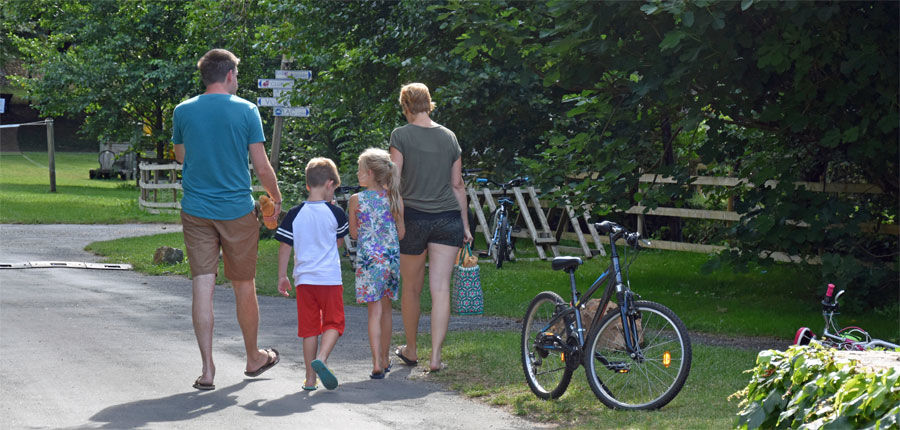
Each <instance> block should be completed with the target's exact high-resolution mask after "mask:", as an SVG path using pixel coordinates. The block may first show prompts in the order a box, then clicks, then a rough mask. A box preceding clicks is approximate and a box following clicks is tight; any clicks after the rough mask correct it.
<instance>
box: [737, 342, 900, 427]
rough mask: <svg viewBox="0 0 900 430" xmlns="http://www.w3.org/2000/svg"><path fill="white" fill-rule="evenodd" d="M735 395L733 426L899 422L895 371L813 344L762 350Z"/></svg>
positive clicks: (899, 382)
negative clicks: (786, 348) (781, 349)
mask: <svg viewBox="0 0 900 430" xmlns="http://www.w3.org/2000/svg"><path fill="white" fill-rule="evenodd" d="M747 372H748V373H752V375H753V376H752V377H751V378H750V383H749V384H748V385H747V387H746V388H744V389H743V390H741V391H738V392H737V393H734V394H733V395H732V396H731V398H737V399H741V403H740V406H739V407H740V408H741V410H740V412H739V413H738V418H737V428H741V429H756V428H800V429H819V428H823V429H830V428H854V429H860V428H866V429H886V428H898V426H900V369H898V368H897V367H896V366H892V367H888V368H884V369H880V370H873V369H872V368H871V367H868V366H864V365H863V364H861V363H860V362H859V361H858V360H847V359H845V358H842V357H840V356H839V355H838V354H837V352H836V351H835V350H830V349H826V348H822V347H818V346H792V347H790V348H789V349H788V350H787V351H776V350H767V351H762V352H760V353H759V355H758V356H757V358H756V367H755V368H753V369H751V370H748V371H747Z"/></svg>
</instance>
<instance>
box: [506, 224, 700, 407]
mask: <svg viewBox="0 0 900 430" xmlns="http://www.w3.org/2000/svg"><path fill="white" fill-rule="evenodd" d="M594 226H595V227H596V228H597V230H598V231H599V232H601V233H603V234H607V235H608V236H609V240H610V248H611V250H612V252H611V254H610V255H611V257H610V258H611V262H610V266H609V269H607V270H606V271H605V272H603V274H601V275H600V277H599V278H597V280H596V281H594V283H593V284H592V285H591V287H590V288H589V289H588V290H587V292H586V293H585V294H584V295H582V296H579V293H578V289H577V288H576V285H575V270H576V269H578V266H580V265H581V264H582V261H581V258H578V257H556V258H554V259H553V261H552V262H551V267H552V268H553V270H563V271H565V272H566V273H568V274H569V282H570V286H571V291H572V300H571V301H568V302H567V301H566V300H563V298H562V297H560V295H559V294H556V293H554V292H551V291H545V292H542V293H540V294H538V295H537V296H536V297H535V298H534V300H532V301H531V304H530V305H529V306H528V310H527V311H526V312H525V319H524V323H523V327H522V343H521V353H522V368H523V369H524V370H525V378H526V379H527V381H528V385H529V387H531V391H532V392H534V394H535V395H537V396H538V397H540V398H542V399H551V398H558V397H559V396H561V395H563V393H565V391H566V389H567V388H568V386H569V382H570V381H571V380H572V373H573V372H574V371H575V369H577V368H578V366H581V365H583V366H584V369H585V374H586V376H587V379H588V383H589V385H590V386H591V390H592V391H593V392H594V395H596V396H597V398H598V399H600V401H601V402H603V404H604V405H606V406H608V407H610V408H613V409H658V408H661V407H663V406H665V405H666V404H667V403H669V402H670V401H671V400H672V399H673V398H675V396H676V395H677V394H678V392H679V391H681V388H682V387H683V386H684V381H685V380H686V379H687V377H688V373H690V370H691V354H692V353H691V340H690V337H689V336H688V332H687V329H686V328H685V326H684V323H682V322H681V320H680V319H679V318H678V317H677V316H676V315H675V313H674V312H672V311H671V310H670V309H669V308H667V307H665V306H663V305H661V304H659V303H655V302H650V301H646V300H640V296H639V295H637V294H636V293H634V292H633V291H631V287H630V282H629V281H628V269H629V267H630V265H631V263H632V262H633V261H634V259H635V257H632V258H631V261H628V258H627V255H626V256H625V258H624V260H625V262H626V263H627V265H626V266H625V268H624V269H625V270H624V272H625V276H624V277H623V274H622V272H623V270H622V265H621V263H620V259H619V254H618V252H617V248H616V241H617V240H619V239H622V240H624V242H625V244H627V245H628V246H630V247H631V248H633V249H634V250H635V252H637V251H639V250H640V243H641V236H640V234H639V233H631V232H628V231H627V230H625V228H624V227H622V226H620V225H618V224H615V223H613V222H610V221H603V222H600V223H596V224H594ZM627 251H628V248H627V247H626V248H625V252H626V254H627ZM604 282H605V283H606V284H607V285H606V289H605V290H604V292H603V296H602V298H601V299H600V302H599V304H598V307H597V308H596V309H597V310H596V312H595V313H594V317H593V318H592V319H591V322H590V325H589V326H588V328H585V327H584V326H583V324H582V319H581V315H582V310H583V309H584V307H585V304H586V303H587V302H588V300H589V299H590V297H591V296H592V295H593V294H594V293H595V292H597V291H598V290H599V288H600V286H601V285H602V284H603V283H604ZM613 294H615V299H616V303H617V304H618V306H617V307H616V308H614V309H612V310H611V311H610V312H608V313H606V309H607V305H609V303H610V299H611V298H612V295H613ZM585 331H587V332H588V334H587V336H585V334H584V333H585Z"/></svg>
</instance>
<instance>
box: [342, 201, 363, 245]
mask: <svg viewBox="0 0 900 430" xmlns="http://www.w3.org/2000/svg"><path fill="white" fill-rule="evenodd" d="M358 206H359V194H354V195H352V196H350V200H348V201H347V212H350V213H349V214H347V217H348V218H349V219H350V220H349V221H350V238H351V239H354V240H356V235H357V234H358V233H359V219H357V218H356V209H357V207H358ZM340 247H341V244H340V242H338V248H340Z"/></svg>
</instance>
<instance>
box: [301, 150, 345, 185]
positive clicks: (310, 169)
mask: <svg viewBox="0 0 900 430" xmlns="http://www.w3.org/2000/svg"><path fill="white" fill-rule="evenodd" d="M329 179H331V180H332V181H334V186H335V187H337V186H339V185H341V177H340V176H339V175H338V169H337V166H336V165H335V164H334V161H331V159H330V158H325V157H316V158H313V159H312V160H309V163H306V185H307V186H309V187H310V188H312V187H321V186H322V185H325V183H326V182H328V180H329Z"/></svg>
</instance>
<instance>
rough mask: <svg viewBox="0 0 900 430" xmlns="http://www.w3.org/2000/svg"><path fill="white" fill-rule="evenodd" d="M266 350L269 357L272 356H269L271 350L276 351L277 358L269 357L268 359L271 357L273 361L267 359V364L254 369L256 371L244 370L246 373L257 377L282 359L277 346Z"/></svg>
mask: <svg viewBox="0 0 900 430" xmlns="http://www.w3.org/2000/svg"><path fill="white" fill-rule="evenodd" d="M264 351H266V356H267V357H270V356H269V353H270V352H274V353H275V358H274V359H271V358H267V360H270V359H271V361H266V364H264V365H262V367H260V368H259V369H256V370H254V371H252V372H250V371H247V372H244V375H247V376H250V377H257V376H259V375H262V374H263V372H265V371H266V370H269V369H271V368H272V367H273V366H275V365H276V364H278V362H279V361H281V356H280V355H278V350H276V349H275V348H266V349H265V350H264Z"/></svg>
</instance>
